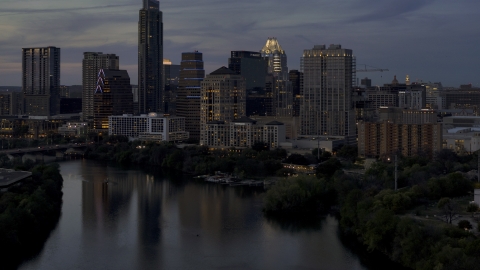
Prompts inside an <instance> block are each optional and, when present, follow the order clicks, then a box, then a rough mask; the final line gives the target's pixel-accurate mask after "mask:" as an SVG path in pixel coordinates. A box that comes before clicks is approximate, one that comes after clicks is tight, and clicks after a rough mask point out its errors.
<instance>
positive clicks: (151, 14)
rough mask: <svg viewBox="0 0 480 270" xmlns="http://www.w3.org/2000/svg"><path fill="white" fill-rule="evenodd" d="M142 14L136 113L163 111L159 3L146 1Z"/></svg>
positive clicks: (161, 42) (140, 20) (161, 34)
mask: <svg viewBox="0 0 480 270" xmlns="http://www.w3.org/2000/svg"><path fill="white" fill-rule="evenodd" d="M139 17H140V18H139V21H138V103H137V104H136V105H137V107H138V109H137V112H138V113H141V114H144V113H150V112H163V82H162V79H163V22H162V12H161V11H160V3H159V2H158V1H157V0H143V8H142V9H141V10H140V16H139Z"/></svg>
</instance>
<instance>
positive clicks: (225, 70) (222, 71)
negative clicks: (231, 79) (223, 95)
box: [210, 66, 236, 75]
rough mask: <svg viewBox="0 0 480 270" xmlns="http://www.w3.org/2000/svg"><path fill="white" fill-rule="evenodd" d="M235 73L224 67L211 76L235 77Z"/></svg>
mask: <svg viewBox="0 0 480 270" xmlns="http://www.w3.org/2000/svg"><path fill="white" fill-rule="evenodd" d="M235 74H236V73H235V71H233V70H231V69H229V68H227V67H225V66H223V67H221V68H219V69H217V70H215V71H214V72H212V73H210V75H235Z"/></svg>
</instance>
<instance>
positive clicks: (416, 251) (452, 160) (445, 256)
mask: <svg viewBox="0 0 480 270" xmlns="http://www.w3.org/2000/svg"><path fill="white" fill-rule="evenodd" d="M474 159H475V160H476V157H473V156H469V157H458V156H456V155H455V154H454V153H453V152H451V151H446V150H445V151H441V152H439V153H437V155H436V157H435V158H434V159H433V160H431V161H429V160H427V159H426V158H424V157H415V158H400V159H399V163H398V166H399V174H398V182H399V186H401V187H404V188H403V189H401V190H399V191H397V192H395V191H393V190H392V189H391V188H392V187H393V186H394V177H393V175H394V167H393V166H394V165H393V164H391V163H382V162H378V163H376V164H375V165H373V166H372V167H371V168H370V169H369V170H367V172H366V174H365V178H364V179H363V180H360V181H355V180H354V179H352V178H349V179H347V180H348V181H347V182H346V183H342V185H347V186H348V189H343V193H341V192H340V190H336V191H337V199H338V200H339V202H340V203H341V211H340V217H341V219H340V225H341V227H342V230H343V231H344V232H346V233H348V234H353V235H355V236H357V237H358V238H359V239H360V241H361V242H363V243H364V244H365V245H366V246H367V248H368V249H369V250H377V251H380V252H382V253H384V254H386V255H387V256H388V257H390V258H391V259H392V260H393V261H396V262H399V263H401V264H402V265H404V266H407V267H410V268H414V269H475V266H476V265H478V264H479V263H480V259H479V258H478V256H479V255H480V239H477V237H475V236H474V235H473V234H471V233H468V232H465V231H464V230H463V229H460V228H457V227H454V226H451V225H442V224H441V223H438V222H434V223H425V222H422V221H420V219H415V218H410V217H407V216H405V215H404V214H405V213H406V212H407V211H409V210H412V209H413V208H414V207H416V206H419V205H428V204H431V203H432V202H438V203H437V207H438V208H439V210H440V211H439V213H440V215H441V216H444V220H445V221H446V222H447V223H451V222H452V219H453V217H454V215H455V211H454V203H453V201H452V200H451V199H450V198H451V197H457V196H463V195H467V194H469V193H471V191H472V190H473V182H472V181H471V180H470V179H467V178H466V177H465V176H464V175H463V174H462V172H465V171H468V170H470V169H472V168H475V166H476V162H474ZM335 177H339V176H338V175H335V176H334V178H335ZM457 213H458V212H457ZM445 224H446V223H445ZM462 226H465V225H464V224H463V223H462ZM462 226H460V225H459V227H462Z"/></svg>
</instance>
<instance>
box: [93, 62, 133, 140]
mask: <svg viewBox="0 0 480 270" xmlns="http://www.w3.org/2000/svg"><path fill="white" fill-rule="evenodd" d="M97 78H98V79H97V86H96V88H95V92H94V94H93V128H94V129H95V130H96V131H102V130H103V131H108V117H109V116H111V115H123V114H132V113H133V102H132V101H133V94H132V86H131V85H130V77H129V76H128V72H127V71H126V70H114V69H101V70H100V71H99V72H98V77H97Z"/></svg>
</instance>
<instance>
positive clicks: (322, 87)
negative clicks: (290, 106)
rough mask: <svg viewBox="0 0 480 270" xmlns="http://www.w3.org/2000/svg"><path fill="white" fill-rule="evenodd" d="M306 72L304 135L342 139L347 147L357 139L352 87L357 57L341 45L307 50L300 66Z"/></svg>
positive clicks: (303, 100)
mask: <svg viewBox="0 0 480 270" xmlns="http://www.w3.org/2000/svg"><path fill="white" fill-rule="evenodd" d="M300 68H301V72H303V86H302V89H301V91H302V93H301V94H302V102H301V105H300V117H301V125H300V126H301V130H300V134H301V135H302V136H308V137H320V136H326V137H328V136H339V137H344V139H345V143H346V144H354V143H355V138H356V129H355V112H354V110H353V103H352V91H353V90H352V84H353V80H355V76H354V75H355V58H354V56H353V53H352V50H348V49H342V46H341V45H330V46H329V47H328V48H326V47H325V45H315V46H314V47H313V49H310V50H304V51H303V57H302V58H301V63H300Z"/></svg>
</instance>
